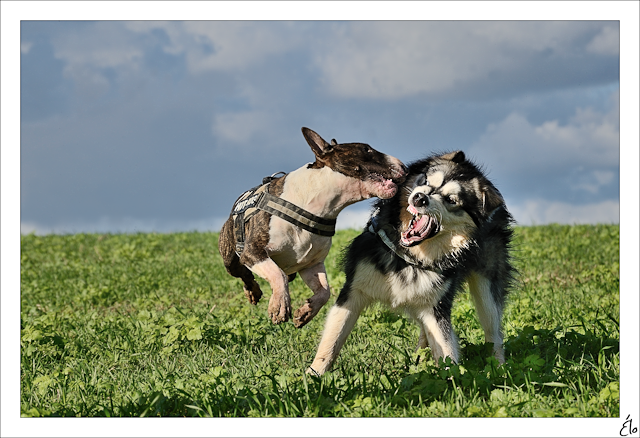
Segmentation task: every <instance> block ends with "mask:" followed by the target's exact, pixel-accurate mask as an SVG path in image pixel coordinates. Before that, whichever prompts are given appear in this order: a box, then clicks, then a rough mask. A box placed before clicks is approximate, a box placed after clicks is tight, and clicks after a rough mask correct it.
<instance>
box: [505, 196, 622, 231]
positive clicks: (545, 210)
mask: <svg viewBox="0 0 640 438" xmlns="http://www.w3.org/2000/svg"><path fill="white" fill-rule="evenodd" d="M507 205H509V211H510V212H511V214H512V215H513V217H514V218H515V220H516V221H517V223H518V225H545V224H550V223H559V224H569V225H573V224H596V223H616V224H617V223H620V202H618V201H603V202H599V203H594V204H580V205H575V204H569V203H565V202H549V201H546V200H542V199H531V200H527V201H525V202H523V203H520V204H517V203H510V202H509V201H507Z"/></svg>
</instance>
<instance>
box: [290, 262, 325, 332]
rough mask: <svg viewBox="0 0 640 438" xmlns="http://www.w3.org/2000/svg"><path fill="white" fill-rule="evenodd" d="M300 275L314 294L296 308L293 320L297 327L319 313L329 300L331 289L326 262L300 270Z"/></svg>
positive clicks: (302, 325)
mask: <svg viewBox="0 0 640 438" xmlns="http://www.w3.org/2000/svg"><path fill="white" fill-rule="evenodd" d="M300 277H301V278H302V280H303V281H304V282H305V284H306V285H307V286H309V289H311V290H312V291H313V296H311V297H310V298H307V300H306V301H305V303H304V304H303V305H302V306H301V307H300V308H299V309H298V310H296V313H295V314H294V317H293V321H294V324H295V326H296V327H297V328H301V327H304V325H305V324H307V323H308V322H309V321H311V320H312V319H313V317H314V316H316V315H317V314H318V312H319V311H320V309H322V306H324V305H325V304H326V303H327V301H329V296H331V289H330V288H329V282H328V280H327V272H326V270H325V267H324V263H322V262H321V263H318V264H316V265H314V266H312V267H310V268H307V269H303V270H301V271H300Z"/></svg>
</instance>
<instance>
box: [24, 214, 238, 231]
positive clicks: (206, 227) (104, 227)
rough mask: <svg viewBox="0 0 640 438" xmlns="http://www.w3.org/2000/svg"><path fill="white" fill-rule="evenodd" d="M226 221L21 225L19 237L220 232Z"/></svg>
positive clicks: (122, 220)
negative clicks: (76, 234) (22, 235)
mask: <svg viewBox="0 0 640 438" xmlns="http://www.w3.org/2000/svg"><path fill="white" fill-rule="evenodd" d="M226 220H227V218H226V217H225V218H220V217H212V218H207V219H188V220H175V219H174V220H170V219H136V218H131V217H125V218H109V217H102V218H100V219H98V220H94V221H88V220H87V221H72V222H65V223H58V224H56V225H42V224H39V223H37V222H21V223H20V234H29V233H35V234H37V235H45V234H72V233H152V232H156V233H171V232H184V231H220V229H221V228H222V224H224V222H225V221H226Z"/></svg>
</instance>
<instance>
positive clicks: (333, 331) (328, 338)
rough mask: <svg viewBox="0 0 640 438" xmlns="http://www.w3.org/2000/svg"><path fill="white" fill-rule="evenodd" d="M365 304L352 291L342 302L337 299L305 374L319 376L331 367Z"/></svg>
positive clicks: (359, 295)
mask: <svg viewBox="0 0 640 438" xmlns="http://www.w3.org/2000/svg"><path fill="white" fill-rule="evenodd" d="M344 292H345V290H344V289H343V290H342V292H340V295H341V296H343V294H344ZM367 304H368V300H365V298H364V297H363V296H362V295H361V294H359V293H357V292H355V291H353V290H351V291H349V294H348V298H347V299H346V300H345V301H343V302H341V301H340V297H338V302H337V303H336V304H335V305H334V306H333V307H332V308H331V310H330V311H329V314H328V316H327V322H326V323H325V327H324V332H323V333H322V339H321V340H320V345H318V352H317V353H316V357H315V359H314V360H313V363H312V364H311V366H310V367H309V368H308V369H307V374H315V375H317V376H320V375H322V374H324V373H325V372H326V371H327V370H328V369H329V368H330V367H331V365H332V364H333V362H334V361H335V360H336V357H338V354H339V353H340V349H341V348H342V346H343V345H344V342H345V341H346V340H347V337H348V336H349V333H351V330H353V326H354V325H355V323H356V321H357V320H358V317H359V316H360V313H361V312H362V310H363V309H364V308H365V307H366V306H367Z"/></svg>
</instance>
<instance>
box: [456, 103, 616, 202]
mask: <svg viewBox="0 0 640 438" xmlns="http://www.w3.org/2000/svg"><path fill="white" fill-rule="evenodd" d="M618 98H619V92H618V91H616V92H615V93H614V94H613V95H612V97H611V100H612V102H613V103H614V104H613V105H612V108H611V110H610V111H609V112H607V113H601V112H598V111H596V110H594V109H592V108H577V109H576V112H575V114H574V116H572V117H571V118H570V119H569V121H568V122H567V123H565V124H563V123H560V122H559V121H558V120H549V121H545V122H543V123H541V124H539V125H534V124H532V123H531V122H530V121H529V120H527V118H526V117H525V116H524V115H522V114H520V113H517V112H512V113H511V114H509V115H508V116H507V117H506V118H505V119H503V120H502V121H501V122H498V123H494V124H491V125H489V126H488V127H487V129H486V131H485V133H484V134H483V135H482V136H481V137H480V138H479V139H478V141H477V142H475V143H474V144H473V145H472V146H471V147H470V148H469V149H468V152H469V154H470V155H471V156H474V157H481V159H482V161H483V162H484V163H487V164H490V166H489V168H492V169H493V168H498V169H499V170H498V172H499V173H502V174H508V175H509V177H510V178H517V177H522V176H524V175H531V174H532V173H534V172H538V174H539V175H540V178H543V177H545V176H546V175H548V174H549V172H555V173H556V174H559V173H561V172H565V173H566V172H570V171H571V170H572V169H581V170H582V171H583V172H586V174H587V175H588V178H589V183H588V184H585V183H584V181H581V182H576V185H575V186H574V187H573V188H576V189H583V190H586V191H588V192H590V193H596V192H597V191H598V189H599V187H601V186H603V185H606V184H610V183H611V182H612V180H613V178H614V173H613V169H614V168H617V167H618V166H619V157H620V149H619V148H620V125H619V119H618V113H619V110H618V105H617V104H616V102H617V100H618ZM505 163H508V165H505ZM498 166H499V167H498ZM539 182H542V181H539Z"/></svg>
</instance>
